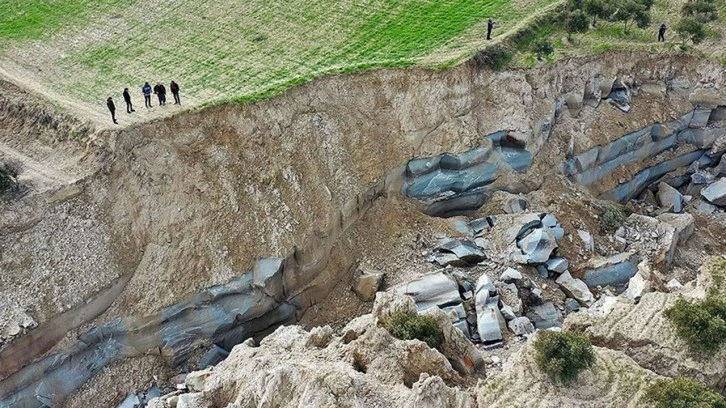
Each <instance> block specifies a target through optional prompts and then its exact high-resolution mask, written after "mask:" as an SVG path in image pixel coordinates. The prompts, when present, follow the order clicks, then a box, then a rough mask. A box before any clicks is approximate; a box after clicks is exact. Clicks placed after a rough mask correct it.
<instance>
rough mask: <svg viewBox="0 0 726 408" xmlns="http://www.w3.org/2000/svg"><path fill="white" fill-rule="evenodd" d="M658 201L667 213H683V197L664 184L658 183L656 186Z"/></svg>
mask: <svg viewBox="0 0 726 408" xmlns="http://www.w3.org/2000/svg"><path fill="white" fill-rule="evenodd" d="M658 201H659V202H660V205H661V206H662V207H663V208H665V209H667V210H668V211H672V212H674V213H680V212H682V211H683V195H681V193H679V192H678V190H676V189H675V188H673V187H671V186H669V185H668V184H666V183H663V182H660V183H659V184H658Z"/></svg>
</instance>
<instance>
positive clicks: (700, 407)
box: [645, 378, 726, 408]
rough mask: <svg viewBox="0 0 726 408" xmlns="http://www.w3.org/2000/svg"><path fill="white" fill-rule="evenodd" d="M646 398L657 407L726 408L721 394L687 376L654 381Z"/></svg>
mask: <svg viewBox="0 0 726 408" xmlns="http://www.w3.org/2000/svg"><path fill="white" fill-rule="evenodd" d="M645 400H646V401H648V402H650V403H651V404H652V405H653V406H654V407H655V408H726V400H724V397H723V396H722V395H721V394H719V393H717V392H715V391H713V390H711V389H709V388H707V387H706V386H704V385H703V384H701V383H700V382H698V381H694V380H690V379H687V378H674V379H671V380H661V381H657V382H655V383H653V384H652V385H651V386H649V387H648V388H647V389H646V390H645Z"/></svg>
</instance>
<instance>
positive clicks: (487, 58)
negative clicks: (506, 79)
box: [474, 44, 512, 70]
mask: <svg viewBox="0 0 726 408" xmlns="http://www.w3.org/2000/svg"><path fill="white" fill-rule="evenodd" d="M511 59H512V53H511V52H509V51H508V50H507V49H506V48H504V47H503V46H502V45H500V44H496V45H493V46H491V47H486V48H484V49H483V50H479V51H478V52H477V53H476V55H475V56H474V61H475V62H476V64H477V65H478V66H479V67H485V68H489V69H492V70H499V69H502V68H504V67H505V66H506V65H507V63H509V61H510V60H511Z"/></svg>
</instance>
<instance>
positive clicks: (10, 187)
mask: <svg viewBox="0 0 726 408" xmlns="http://www.w3.org/2000/svg"><path fill="white" fill-rule="evenodd" d="M17 189H18V172H17V171H16V170H14V169H13V168H12V167H10V166H7V165H4V164H2V163H0V197H2V196H3V195H5V193H8V192H11V191H15V190H17Z"/></svg>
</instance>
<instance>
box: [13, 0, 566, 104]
mask: <svg viewBox="0 0 726 408" xmlns="http://www.w3.org/2000/svg"><path fill="white" fill-rule="evenodd" d="M557 2H558V1H557V0H356V1H353V0H213V1H198V0H177V1H160V0H146V1H140V0H114V1H111V0H44V1H43V0H0V8H2V9H3V10H4V11H3V13H0V66H2V67H7V68H5V70H6V71H9V73H10V74H13V75H15V76H19V77H21V78H23V79H27V80H28V81H29V82H34V83H35V84H36V85H37V87H38V88H41V89H48V90H50V91H51V92H53V93H54V94H57V95H61V96H63V97H67V98H69V99H71V100H73V101H76V102H80V103H83V104H86V105H89V106H94V105H98V110H99V111H100V112H103V111H104V110H105V106H104V105H103V103H102V101H103V100H104V99H105V95H107V94H111V93H113V94H114V95H116V94H118V93H120V90H121V89H123V87H124V86H129V87H130V88H131V90H132V92H136V93H138V92H139V89H140V87H141V85H142V84H143V81H145V80H148V81H150V82H151V83H152V84H153V82H155V81H157V80H160V81H163V82H164V83H166V84H168V82H169V80H171V79H175V80H177V81H178V82H179V83H180V84H181V86H182V95H183V98H184V99H183V102H186V105H187V106H188V105H190V104H191V105H201V104H207V103H214V102H219V101H223V100H239V101H244V100H251V99H256V98H259V97H264V96H267V95H269V94H271V93H274V92H276V91H279V90H282V89H285V88H286V87H289V86H290V85H293V84H295V83H299V82H302V81H304V80H307V79H309V78H311V77H315V76H319V75H322V74H325V73H331V72H346V71H352V70H358V69H364V68H370V67H383V66H385V67H400V66H410V65H414V64H423V65H427V66H441V65H447V64H453V63H456V62H458V61H461V60H462V59H465V58H467V57H469V56H470V55H471V54H472V53H473V52H474V51H475V50H476V49H477V48H478V47H481V46H482V45H483V44H484V43H485V41H484V35H485V32H486V20H487V18H489V17H492V18H494V19H495V20H496V21H497V23H498V25H497V29H496V30H495V35H502V34H504V33H505V32H507V31H509V30H512V29H513V28H514V27H515V26H516V25H517V24H518V23H519V24H520V25H521V23H522V22H523V21H524V20H526V19H527V18H528V17H532V16H533V15H535V14H536V13H538V12H541V10H542V9H543V8H545V7H547V6H549V5H552V4H553V3H557ZM136 100H137V104H138V102H139V101H142V100H141V99H140V97H137V98H136Z"/></svg>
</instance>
